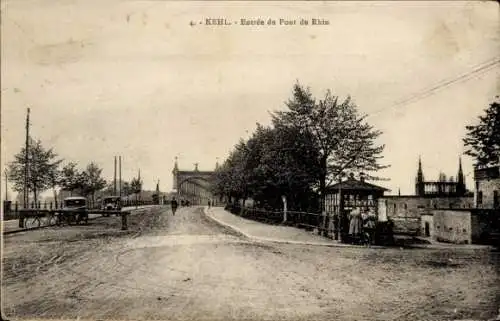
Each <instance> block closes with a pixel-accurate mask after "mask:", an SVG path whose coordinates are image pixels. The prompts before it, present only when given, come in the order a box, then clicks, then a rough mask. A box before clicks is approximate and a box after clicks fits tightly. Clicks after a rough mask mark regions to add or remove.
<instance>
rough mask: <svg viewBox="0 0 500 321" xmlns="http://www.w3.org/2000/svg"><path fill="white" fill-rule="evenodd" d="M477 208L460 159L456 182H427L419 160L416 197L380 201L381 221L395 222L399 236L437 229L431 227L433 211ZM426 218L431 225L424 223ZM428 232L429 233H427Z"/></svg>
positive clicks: (390, 197) (392, 197)
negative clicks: (468, 187) (466, 183)
mask: <svg viewBox="0 0 500 321" xmlns="http://www.w3.org/2000/svg"><path fill="white" fill-rule="evenodd" d="M472 207H474V196H473V194H472V193H468V192H467V189H466V185H465V178H464V174H463V170H462V162H461V160H459V163H458V173H457V177H456V179H455V180H448V181H445V180H436V181H426V180H425V179H424V172H423V169H422V161H421V159H420V158H419V160H418V169H417V175H416V178H415V195H391V196H384V197H383V198H381V199H380V200H379V206H378V208H379V215H378V216H379V218H387V219H390V220H392V221H393V222H394V231H395V232H396V233H399V234H410V235H426V234H430V233H432V232H433V230H434V224H431V219H430V218H429V217H428V216H429V215H431V214H430V213H432V210H439V209H441V210H443V209H448V210H450V209H470V208H472ZM424 216H425V218H426V220H427V225H426V224H425V222H423V223H422V218H423V217H424ZM426 232H428V233H426Z"/></svg>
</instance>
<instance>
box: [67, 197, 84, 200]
mask: <svg viewBox="0 0 500 321" xmlns="http://www.w3.org/2000/svg"><path fill="white" fill-rule="evenodd" d="M64 200H87V198H85V197H83V196H70V197H66V198H64Z"/></svg>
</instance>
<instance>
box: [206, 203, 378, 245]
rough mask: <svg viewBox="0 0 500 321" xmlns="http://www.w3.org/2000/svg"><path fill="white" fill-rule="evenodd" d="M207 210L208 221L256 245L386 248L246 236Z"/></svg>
mask: <svg viewBox="0 0 500 321" xmlns="http://www.w3.org/2000/svg"><path fill="white" fill-rule="evenodd" d="M207 211H208V208H207V207H203V214H204V215H205V216H206V217H208V218H209V219H211V220H212V221H214V222H215V223H217V224H219V225H221V226H223V227H225V228H229V229H232V230H234V231H235V232H237V233H238V234H241V235H243V236H245V237H246V238H248V239H249V240H252V241H254V242H257V243H266V242H267V243H280V244H294V245H310V246H325V247H351V248H372V249H376V248H380V249H382V248H386V247H383V246H377V245H372V246H370V247H367V246H364V245H353V244H343V243H342V244H338V243H331V244H328V243H316V242H302V241H287V240H278V239H272V238H266V237H257V236H253V235H250V234H247V233H245V232H243V231H242V230H241V229H239V228H237V227H235V226H233V225H231V224H228V223H225V222H222V221H221V220H219V219H217V218H215V217H213V216H212V215H210V214H209V213H208V212H207Z"/></svg>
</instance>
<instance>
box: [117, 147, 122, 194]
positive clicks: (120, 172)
mask: <svg viewBox="0 0 500 321" xmlns="http://www.w3.org/2000/svg"><path fill="white" fill-rule="evenodd" d="M118 168H119V169H118V177H119V178H118V182H119V184H120V200H121V197H122V157H121V156H120V157H119V159H118Z"/></svg>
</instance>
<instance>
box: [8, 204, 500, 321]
mask: <svg viewBox="0 0 500 321" xmlns="http://www.w3.org/2000/svg"><path fill="white" fill-rule="evenodd" d="M129 225H130V230H129V231H127V232H123V231H120V229H119V226H120V222H119V218H99V219H96V220H95V221H92V222H91V224H90V225H89V226H86V227H83V226H80V227H63V228H53V229H44V230H39V231H31V232H27V233H21V234H13V235H8V236H6V237H5V239H4V261H3V267H4V271H3V283H2V290H3V291H2V292H3V300H2V305H3V313H4V315H6V316H7V317H11V318H14V319H19V318H80V319H93V320H96V319H115V320H116V319H127V320H149V319H162V320H242V319H246V320H249V319H251V320H454V319H465V318H483V319H485V318H488V317H491V316H492V315H494V314H495V312H496V309H497V305H498V303H499V301H500V295H499V293H500V291H499V289H500V288H499V284H500V278H499V273H498V272H499V270H498V266H499V255H498V253H491V252H487V251H474V252H472V251H451V250H422V249H419V250H400V249H367V248H326V247H310V246H300V245H284V244H280V245H277V244H258V243H253V242H249V241H248V240H246V239H245V238H243V237H241V236H239V235H237V234H235V233H234V232H231V231H228V230H226V229H224V228H222V227H220V226H219V225H217V224H215V223H213V222H212V221H210V220H209V219H207V218H206V217H205V216H204V215H203V214H202V211H201V209H199V208H198V209H197V208H181V209H179V210H178V211H177V213H176V215H175V216H173V215H172V213H171V211H170V210H167V209H155V210H152V211H148V212H145V213H143V214H138V215H133V216H131V217H130V224H129Z"/></svg>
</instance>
